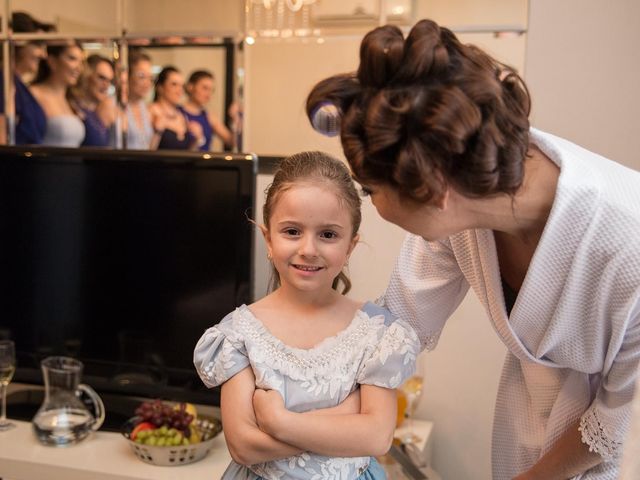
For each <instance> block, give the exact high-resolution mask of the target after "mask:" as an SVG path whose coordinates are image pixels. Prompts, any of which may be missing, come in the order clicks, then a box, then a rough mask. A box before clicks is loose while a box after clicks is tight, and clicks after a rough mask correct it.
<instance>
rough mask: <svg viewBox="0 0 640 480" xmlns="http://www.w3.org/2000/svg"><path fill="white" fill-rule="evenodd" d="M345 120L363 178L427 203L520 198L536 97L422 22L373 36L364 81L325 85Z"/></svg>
mask: <svg viewBox="0 0 640 480" xmlns="http://www.w3.org/2000/svg"><path fill="white" fill-rule="evenodd" d="M327 101H329V102H332V103H334V104H335V105H336V106H337V107H338V109H339V111H340V112H341V114H342V122H341V140H342V146H343V149H344V153H345V155H346V157H347V159H348V161H349V163H350V165H351V168H352V169H353V172H354V176H355V178H356V179H357V180H358V181H359V182H361V183H363V184H367V183H373V184H375V183H378V184H390V185H391V186H392V187H394V188H395V189H396V190H397V191H398V192H399V194H400V195H401V196H403V197H405V198H410V199H412V200H415V201H418V202H427V203H429V202H432V201H435V200H438V199H439V198H440V197H441V196H442V195H443V194H444V192H445V190H446V188H447V185H448V184H452V185H454V186H456V187H457V188H458V189H460V191H461V192H463V193H464V194H467V195H469V196H487V195H493V194H497V193H507V194H511V195H512V194H514V193H515V192H516V191H517V189H518V188H519V187H520V185H521V184H522V178H523V172H524V168H523V164H524V159H525V156H526V153H527V149H528V146H529V120H528V116H529V112H530V98H529V92H528V90H527V87H526V85H525V84H524V82H523V80H522V79H521V78H520V76H519V75H518V74H517V73H516V71H515V70H514V69H513V68H511V67H509V66H507V65H504V64H502V63H500V62H498V61H497V60H495V59H493V58H492V57H491V56H489V55H488V54H487V53H485V52H484V51H482V50H481V49H479V48H477V47H475V46H472V45H463V44H462V43H460V41H459V40H458V39H457V38H456V36H455V35H454V34H453V33H452V32H451V31H450V30H448V29H447V28H444V27H440V26H438V25H437V24H436V23H435V22H433V21H431V20H422V21H420V22H418V23H417V24H416V25H415V26H414V27H413V28H412V29H411V31H410V33H409V35H408V36H407V38H406V39H405V38H404V36H403V34H402V32H401V30H400V29H399V28H397V27H395V26H390V25H387V26H383V27H378V28H376V29H374V30H372V31H371V32H369V33H367V35H365V37H364V39H363V40H362V43H361V46H360V65H359V68H358V70H357V72H356V73H350V74H341V75H336V76H333V77H330V78H327V79H325V80H322V81H321V82H319V83H318V84H317V85H316V86H315V87H314V88H313V89H312V91H311V93H310V94H309V96H308V98H307V115H308V116H309V117H310V118H311V115H312V113H313V112H314V110H315V109H316V107H317V106H318V105H320V104H321V103H322V102H327Z"/></svg>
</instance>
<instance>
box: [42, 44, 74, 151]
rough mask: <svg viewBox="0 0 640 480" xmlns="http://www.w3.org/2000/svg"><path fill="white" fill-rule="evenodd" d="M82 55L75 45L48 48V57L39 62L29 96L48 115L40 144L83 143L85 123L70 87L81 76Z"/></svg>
mask: <svg viewBox="0 0 640 480" xmlns="http://www.w3.org/2000/svg"><path fill="white" fill-rule="evenodd" d="M82 57H83V52H82V48H81V47H80V44H79V43H77V42H72V43H67V44H64V45H49V47H48V49H47V58H46V59H43V60H41V61H40V65H39V67H38V73H37V75H36V78H35V80H34V81H33V83H32V84H31V93H33V96H34V97H35V98H36V100H37V101H38V103H40V105H42V108H43V110H44V113H45V115H46V116H47V128H46V131H45V135H44V138H43V139H42V144H43V145H51V146H54V147H78V146H80V143H81V142H82V141H83V140H84V124H83V123H82V120H81V119H80V117H79V116H78V109H77V106H76V105H75V102H74V101H73V99H72V96H71V92H70V88H71V87H72V86H74V85H75V84H76V83H78V78H79V77H80V74H81V73H82V66H83V58H82Z"/></svg>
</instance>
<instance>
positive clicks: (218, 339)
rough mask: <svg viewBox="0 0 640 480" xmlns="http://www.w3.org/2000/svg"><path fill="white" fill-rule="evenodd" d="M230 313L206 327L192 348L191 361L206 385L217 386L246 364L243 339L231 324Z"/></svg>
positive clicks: (247, 363)
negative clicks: (217, 322)
mask: <svg viewBox="0 0 640 480" xmlns="http://www.w3.org/2000/svg"><path fill="white" fill-rule="evenodd" d="M233 317H234V313H230V314H229V315H227V316H226V317H225V318H224V319H223V320H222V321H221V322H220V323H219V324H217V325H215V326H213V327H211V328H209V329H207V330H206V331H205V332H204V335H202V337H200V340H198V343H197V345H196V348H195V350H194V352H193V363H194V365H195V367H196V370H197V372H198V375H200V378H201V379H202V381H203V382H204V384H205V385H206V386H207V387H210V388H211V387H217V386H218V385H221V384H223V383H224V382H226V381H227V380H229V379H230V378H231V377H233V376H234V375H235V374H236V373H238V372H240V371H241V370H243V369H244V368H245V367H247V366H248V365H249V359H248V357H247V349H246V347H245V343H244V339H243V338H242V336H241V335H240V334H239V333H238V331H237V329H234V328H233Z"/></svg>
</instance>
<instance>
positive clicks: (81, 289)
mask: <svg viewBox="0 0 640 480" xmlns="http://www.w3.org/2000/svg"><path fill="white" fill-rule="evenodd" d="M206 157H209V158H206ZM255 171H256V159H255V158H253V157H252V156H246V155H228V154H208V155H206V156H204V157H203V155H202V154H196V153H186V152H185V153H182V152H170V153H169V152H163V153H159V152H135V151H98V150H70V149H38V150H30V149H27V148H21V147H4V148H2V149H1V150H0V265H1V267H0V337H8V338H11V339H13V340H14V341H15V343H16V350H17V352H18V368H17V371H16V375H15V378H14V381H16V382H26V383H39V382H41V375H40V369H39V362H40V360H41V359H42V358H44V357H46V356H48V355H68V356H72V357H75V358H78V359H80V360H82V361H83V362H84V364H85V369H84V376H83V381H84V382H85V383H89V384H90V385H92V386H93V387H94V388H96V389H97V390H98V392H99V393H103V394H108V393H114V394H118V393H119V394H127V395H132V396H144V397H160V398H166V399H173V400H179V401H193V402H198V403H205V402H206V403H212V402H213V401H214V400H213V397H212V395H211V393H210V392H208V391H206V389H205V388H204V386H203V385H202V383H201V382H200V380H199V378H198V377H197V374H196V372H195V370H194V367H193V363H192V352H193V348H194V346H195V343H196V341H197V340H198V338H199V337H200V335H201V334H202V333H203V331H204V330H205V329H206V328H208V327H209V326H211V325H213V324H215V323H216V322H218V321H220V320H221V319H222V318H223V317H224V315H226V314H227V313H228V312H230V311H231V310H233V309H234V308H235V307H236V306H238V305H240V304H242V303H249V302H251V301H252V298H251V292H252V291H253V289H252V258H253V228H252V226H251V224H250V222H249V221H248V220H247V219H248V218H250V217H252V216H253V208H254V198H255V191H254V190H255V187H254V185H255Z"/></svg>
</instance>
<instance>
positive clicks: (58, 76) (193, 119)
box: [0, 0, 242, 151]
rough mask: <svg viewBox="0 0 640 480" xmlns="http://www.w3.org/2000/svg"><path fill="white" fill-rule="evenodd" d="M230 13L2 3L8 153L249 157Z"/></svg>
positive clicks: (201, 5) (137, 4) (193, 6)
mask: <svg viewBox="0 0 640 480" xmlns="http://www.w3.org/2000/svg"><path fill="white" fill-rule="evenodd" d="M223 3H224V2H201V1H200V2H198V1H187V2H182V4H181V5H180V7H179V8H177V5H176V4H175V2H162V3H160V2H147V1H144V0H139V1H125V0H111V1H95V0H91V1H84V0H61V1H60V2H55V6H54V5H52V2H45V1H43V0H16V1H12V2H8V1H5V2H3V3H2V7H3V13H4V15H3V18H7V19H8V22H7V24H8V25H9V26H10V27H11V28H9V29H8V31H7V33H6V34H3V36H2V41H3V49H2V53H3V65H4V68H3V76H2V87H3V89H2V95H0V96H1V97H2V101H3V102H2V109H1V110H2V113H3V115H2V117H1V119H2V123H3V125H2V128H0V130H1V132H2V134H1V135H0V142H1V143H3V144H38V145H48V146H66V147H77V146H88V147H102V148H135V149H156V148H168V149H185V150H203V151H210V150H211V151H221V150H241V149H242V137H241V131H242V125H241V120H242V98H241V91H242V87H241V84H242V83H241V82H240V81H239V80H238V72H242V69H241V68H240V67H241V66H240V65H239V64H238V62H237V57H238V55H237V53H236V52H237V50H238V45H239V44H240V40H239V39H240V38H241V32H240V30H239V25H230V24H229V23H228V22H225V21H224V19H225V18H227V19H228V18H232V17H233V16H234V14H230V13H229V11H230V9H229V8H228V5H226V6H223ZM227 3H228V2H227ZM9 7H10V8H9ZM238 8H240V2H238ZM231 11H235V9H232V10H231ZM221 12H226V13H224V15H220V13H221ZM236 17H238V18H239V11H238V13H237V15H236ZM214 19H216V21H212V20H214ZM236 23H237V20H236ZM221 25H226V26H227V28H221ZM207 26H208V28H206V27H207ZM212 27H214V28H212ZM229 27H230V28H229ZM45 56H46V58H45ZM78 60H79V61H78ZM159 77H160V82H159V83H158V78H159ZM156 83H158V84H157V85H156ZM61 88H62V89H64V90H65V95H64V96H61V95H60V94H59V93H60V89H61ZM54 91H57V92H58V95H55V94H54V93H53V92H54ZM5 103H6V105H5ZM60 106H61V108H59V107H60ZM47 131H48V132H49V133H51V132H56V134H47V133H46V132H47ZM25 132H26V134H25ZM83 132H84V133H83Z"/></svg>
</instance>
